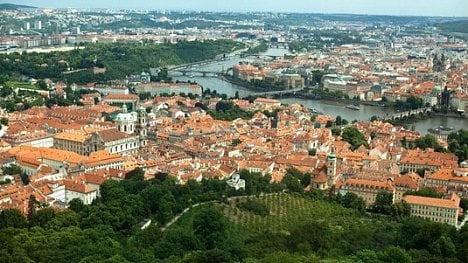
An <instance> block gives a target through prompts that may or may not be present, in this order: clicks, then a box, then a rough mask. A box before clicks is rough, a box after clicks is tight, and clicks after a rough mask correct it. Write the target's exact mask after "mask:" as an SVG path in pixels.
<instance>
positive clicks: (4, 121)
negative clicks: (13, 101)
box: [0, 118, 8, 126]
mask: <svg viewBox="0 0 468 263" xmlns="http://www.w3.org/2000/svg"><path fill="white" fill-rule="evenodd" d="M0 124H2V125H3V126H7V125H8V118H1V119H0Z"/></svg>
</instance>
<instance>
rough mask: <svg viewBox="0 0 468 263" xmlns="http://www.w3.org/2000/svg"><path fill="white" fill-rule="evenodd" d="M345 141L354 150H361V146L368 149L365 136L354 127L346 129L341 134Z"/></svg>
mask: <svg viewBox="0 0 468 263" xmlns="http://www.w3.org/2000/svg"><path fill="white" fill-rule="evenodd" d="M341 137H342V138H343V141H345V142H348V143H350V144H351V146H352V148H353V149H357V148H359V146H361V145H364V146H366V147H367V140H366V138H365V137H364V135H363V134H362V133H361V132H360V131H359V130H358V129H356V128H354V127H346V128H344V129H343V131H342V133H341Z"/></svg>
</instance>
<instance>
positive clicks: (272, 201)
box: [219, 193, 358, 231]
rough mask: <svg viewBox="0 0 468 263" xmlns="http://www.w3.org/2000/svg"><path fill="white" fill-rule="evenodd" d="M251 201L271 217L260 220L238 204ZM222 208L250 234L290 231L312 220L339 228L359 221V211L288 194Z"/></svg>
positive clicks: (230, 204)
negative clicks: (357, 213) (263, 208)
mask: <svg viewBox="0 0 468 263" xmlns="http://www.w3.org/2000/svg"><path fill="white" fill-rule="evenodd" d="M248 199H250V200H254V201H256V202H258V203H260V204H263V205H265V206H266V207H267V208H268V210H269V214H268V215H266V216H260V215H257V214H255V213H253V212H249V211H245V210H242V209H240V208H239V206H238V204H239V203H241V202H246V201H247V200H248ZM219 206H220V208H221V209H222V210H223V212H224V214H225V215H226V216H227V217H228V219H229V220H231V221H232V222H233V223H235V224H237V225H239V226H241V227H242V228H244V229H245V230H248V231H265V230H271V231H287V230H289V229H291V227H292V226H295V225H297V224H300V223H304V222H306V221H310V220H313V221H326V222H329V223H330V222H333V224H336V225H337V226H338V225H342V223H344V221H345V220H349V219H350V218H355V219H358V216H357V215H356V213H355V211H353V210H350V209H346V208H343V207H342V206H340V205H336V204H332V203H330V202H325V201H319V200H312V199H307V198H304V197H301V196H297V195H292V194H284V193H279V194H272V195H264V196H260V197H246V198H237V199H231V200H230V201H228V204H219Z"/></svg>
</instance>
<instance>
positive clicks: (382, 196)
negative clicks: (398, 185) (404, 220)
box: [372, 191, 393, 215]
mask: <svg viewBox="0 0 468 263" xmlns="http://www.w3.org/2000/svg"><path fill="white" fill-rule="evenodd" d="M392 204H393V194H392V193H389V192H385V191H380V192H378V193H377V197H376V198H375V203H374V205H373V206H372V211H373V212H375V213H380V214H386V215H389V214H390V213H391V210H392Z"/></svg>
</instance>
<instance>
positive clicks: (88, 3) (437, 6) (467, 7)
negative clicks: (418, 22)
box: [0, 0, 468, 17]
mask: <svg viewBox="0 0 468 263" xmlns="http://www.w3.org/2000/svg"><path fill="white" fill-rule="evenodd" d="M0 3H14V4H26V5H32V6H37V7H53V8H57V7H75V8H111V9H149V10H199V11H268V12H305V13H347V14H380V15H417V16H463V17H468V0H235V1H233V0H126V1H122V0H118V1H116V0H9V1H8V0H7V1H4V0H0Z"/></svg>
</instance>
